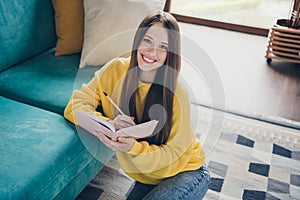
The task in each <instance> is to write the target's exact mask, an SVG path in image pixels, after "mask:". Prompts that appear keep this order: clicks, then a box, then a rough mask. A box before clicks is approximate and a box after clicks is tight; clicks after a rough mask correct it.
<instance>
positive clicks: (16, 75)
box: [0, 49, 99, 115]
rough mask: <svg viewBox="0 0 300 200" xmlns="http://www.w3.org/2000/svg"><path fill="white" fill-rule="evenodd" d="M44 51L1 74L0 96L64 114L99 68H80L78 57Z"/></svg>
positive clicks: (77, 55)
mask: <svg viewBox="0 0 300 200" xmlns="http://www.w3.org/2000/svg"><path fill="white" fill-rule="evenodd" d="M54 52H55V49H52V50H49V51H46V52H44V53H43V54H41V55H39V56H36V57H33V58H32V59H30V60H27V61H25V62H23V63H20V64H18V65H16V66H14V67H12V68H10V69H7V70H5V71H4V72H2V73H0V85H1V87H0V95H2V96H5V97H8V98H10V99H14V100H18V101H21V102H24V103H27V104H30V105H34V106H37V107H40V108H43V109H46V110H50V111H53V112H56V113H59V114H61V115H62V114H63V111H64V108H65V107H66V105H67V103H68V101H69V99H70V96H71V94H72V91H73V90H74V89H75V88H77V89H78V88H80V87H81V85H82V83H83V82H88V81H89V80H90V79H91V78H92V77H93V75H94V72H95V71H96V70H97V69H99V67H87V68H85V69H78V64H79V59H80V55H79V54H74V55H68V56H60V57H55V55H54Z"/></svg>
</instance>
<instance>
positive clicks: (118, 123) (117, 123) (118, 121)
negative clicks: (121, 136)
mask: <svg viewBox="0 0 300 200" xmlns="http://www.w3.org/2000/svg"><path fill="white" fill-rule="evenodd" d="M133 120H134V117H129V116H127V115H118V116H116V117H115V119H114V120H111V121H109V122H110V123H111V124H112V125H113V126H114V127H115V129H116V130H119V129H122V128H127V127H129V126H134V125H135V123H134V121H133Z"/></svg>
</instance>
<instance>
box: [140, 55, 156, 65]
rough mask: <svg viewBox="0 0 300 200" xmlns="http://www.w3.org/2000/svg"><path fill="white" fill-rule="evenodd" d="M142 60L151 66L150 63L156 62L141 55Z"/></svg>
mask: <svg viewBox="0 0 300 200" xmlns="http://www.w3.org/2000/svg"><path fill="white" fill-rule="evenodd" d="M142 58H143V60H144V61H145V62H146V63H150V64H152V63H154V62H156V60H152V59H151V58H148V57H146V56H145V55H142Z"/></svg>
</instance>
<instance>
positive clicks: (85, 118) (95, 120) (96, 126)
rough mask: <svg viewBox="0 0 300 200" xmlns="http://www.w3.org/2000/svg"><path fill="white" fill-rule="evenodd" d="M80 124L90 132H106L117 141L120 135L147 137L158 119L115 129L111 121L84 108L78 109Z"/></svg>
mask: <svg viewBox="0 0 300 200" xmlns="http://www.w3.org/2000/svg"><path fill="white" fill-rule="evenodd" d="M76 115H77V119H78V125H79V126H80V127H81V128H83V129H85V130H86V131H88V132H90V133H92V134H93V133H95V132H96V131H98V132H100V133H103V134H105V135H106V136H107V137H109V138H111V139H112V140H114V141H116V140H117V138H118V137H119V136H125V137H126V136H127V137H134V138H145V137H149V136H151V135H152V133H153V131H154V129H155V127H156V126H157V124H158V121H157V120H151V121H148V122H144V123H142V124H138V125H134V126H130V127H127V128H123V129H120V130H115V128H114V127H113V125H112V124H110V123H109V122H107V121H105V120H103V119H101V118H99V117H97V116H95V115H92V114H90V113H88V112H86V111H83V110H77V111H76Z"/></svg>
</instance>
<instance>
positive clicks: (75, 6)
mask: <svg viewBox="0 0 300 200" xmlns="http://www.w3.org/2000/svg"><path fill="white" fill-rule="evenodd" d="M52 4H53V8H54V11H55V26H56V35H57V38H58V39H57V44H56V51H55V56H61V55H67V54H73V53H78V52H80V51H81V49H82V45H83V35H84V30H83V28H84V25H83V23H84V10H83V0H64V1H61V0H52Z"/></svg>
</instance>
